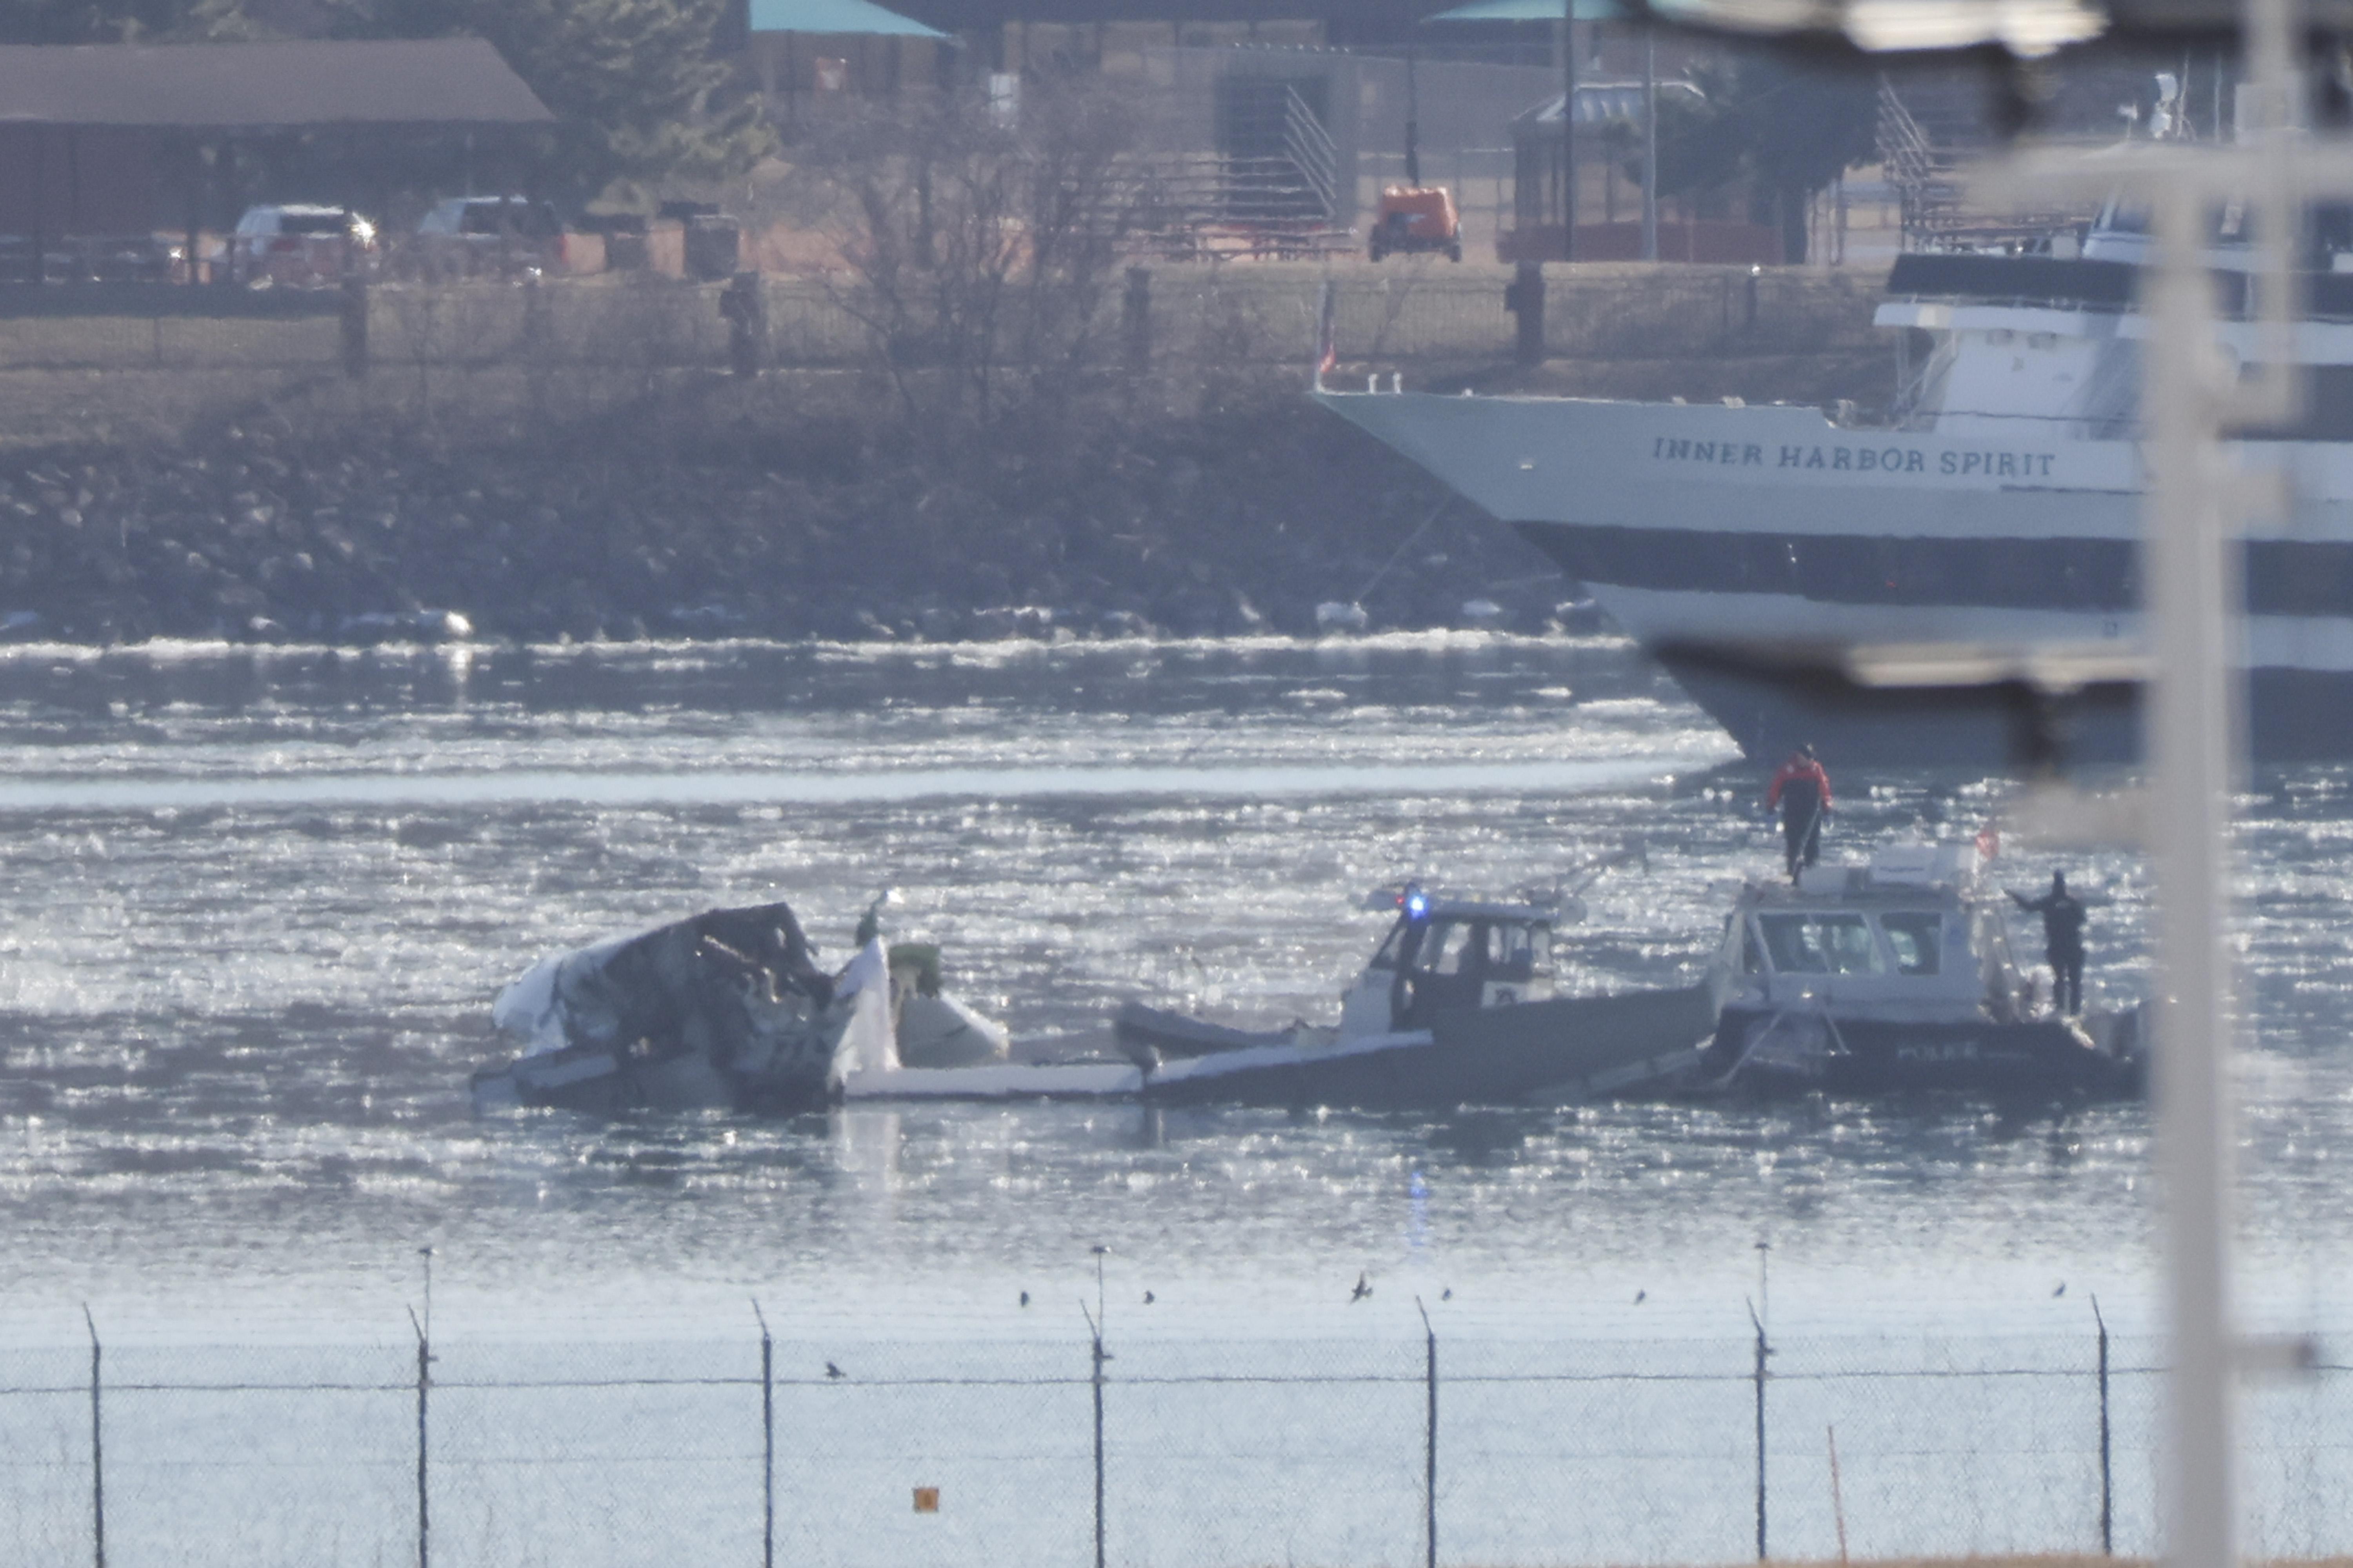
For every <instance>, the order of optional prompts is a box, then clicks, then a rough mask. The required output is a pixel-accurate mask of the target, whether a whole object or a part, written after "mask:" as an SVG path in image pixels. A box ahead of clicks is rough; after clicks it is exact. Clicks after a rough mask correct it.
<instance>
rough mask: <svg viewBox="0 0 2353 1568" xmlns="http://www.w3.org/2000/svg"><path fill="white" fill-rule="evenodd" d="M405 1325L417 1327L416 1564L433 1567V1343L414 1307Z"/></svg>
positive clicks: (418, 1566) (426, 1567)
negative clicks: (429, 1465) (429, 1479)
mask: <svg viewBox="0 0 2353 1568" xmlns="http://www.w3.org/2000/svg"><path fill="white" fill-rule="evenodd" d="M408 1326H409V1327H411V1328H413V1329H415V1330H416V1331H417V1568H433V1516H432V1512H431V1510H430V1508H429V1507H428V1506H427V1499H428V1496H429V1494H428V1492H427V1488H426V1475H427V1470H426V1411H427V1390H429V1389H430V1388H431V1387H432V1386H433V1345H432V1342H431V1341H430V1340H428V1339H427V1338H426V1337H425V1325H424V1324H422V1323H420V1322H418V1321H417V1314H416V1313H415V1312H413V1311H412V1312H410V1313H409V1314H408Z"/></svg>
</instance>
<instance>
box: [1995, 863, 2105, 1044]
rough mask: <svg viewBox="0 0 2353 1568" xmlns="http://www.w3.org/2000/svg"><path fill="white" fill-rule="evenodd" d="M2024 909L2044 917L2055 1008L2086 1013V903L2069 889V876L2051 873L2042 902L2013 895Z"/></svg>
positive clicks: (2044, 952) (2069, 1013)
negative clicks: (2047, 890)
mask: <svg viewBox="0 0 2353 1568" xmlns="http://www.w3.org/2000/svg"><path fill="white" fill-rule="evenodd" d="M2010 897H2011V898H2013V899H2015V900H2018V907H2019V908H2020V909H2021V910H2034V911H2035V912H2036V913H2037V914H2039V915H2041V916H2042V956H2043V957H2045V958H2047V959H2049V960H2050V961H2051V1001H2052V1005H2053V1006H2055V1007H2057V1008H2058V1010H2059V1011H2060V1012H2062V1013H2064V1014H2066V1015H2067V1016H2069V1017H2073V1016H2075V1015H2076V1014H2078V1013H2081V1012H2082V1011H2083V1010H2084V921H2086V920H2088V919H2089V918H2090V917H2089V916H2088V915H2086V914H2085V913H2084V900H2081V899H2079V898H2077V897H2076V896H2075V895H2074V894H2073V893H2071V892H2069V891H2068V890H2067V873H2066V872H2064V871H2053V872H2052V873H2051V890H2050V891H2049V892H2047V893H2045V894H2043V895H2042V897H2041V898H2039V899H2030V898H2028V897H2027V896H2026V895H2025V894H2023V893H2012V894H2010Z"/></svg>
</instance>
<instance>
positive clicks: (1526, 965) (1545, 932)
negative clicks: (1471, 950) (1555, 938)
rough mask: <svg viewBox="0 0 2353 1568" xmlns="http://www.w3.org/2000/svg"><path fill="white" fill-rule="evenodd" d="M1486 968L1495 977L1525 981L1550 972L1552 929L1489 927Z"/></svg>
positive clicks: (1534, 926)
mask: <svg viewBox="0 0 2353 1568" xmlns="http://www.w3.org/2000/svg"><path fill="white" fill-rule="evenodd" d="M1491 931H1492V934H1491V936H1490V937H1489V940H1488V945H1487V969H1488V972H1489V973H1492V974H1493V975H1494V976H1495V977H1496V978H1497V979H1501V980H1528V979H1533V978H1534V977H1535V976H1536V975H1539V974H1549V973H1551V972H1552V928H1551V927H1549V926H1540V925H1498V926H1494V927H1493V928H1491Z"/></svg>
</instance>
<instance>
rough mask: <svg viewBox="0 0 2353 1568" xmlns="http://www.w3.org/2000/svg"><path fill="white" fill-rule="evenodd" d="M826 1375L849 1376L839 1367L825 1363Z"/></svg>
mask: <svg viewBox="0 0 2353 1568" xmlns="http://www.w3.org/2000/svg"><path fill="white" fill-rule="evenodd" d="M825 1375H826V1376H828V1377H847V1376H849V1373H845V1372H843V1371H842V1370H841V1369H840V1368H839V1367H838V1366H836V1365H834V1364H833V1363H831V1362H828V1363H825Z"/></svg>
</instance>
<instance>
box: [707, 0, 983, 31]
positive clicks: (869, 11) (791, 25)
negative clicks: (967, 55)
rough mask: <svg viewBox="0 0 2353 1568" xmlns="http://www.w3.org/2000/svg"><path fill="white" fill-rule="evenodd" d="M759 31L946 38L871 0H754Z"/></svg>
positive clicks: (755, 26) (755, 28)
mask: <svg viewBox="0 0 2353 1568" xmlns="http://www.w3.org/2000/svg"><path fill="white" fill-rule="evenodd" d="M752 31H754V32H755V33H862V34H865V35H868V36H870V37H884V38H944V37H947V36H948V35H947V34H945V33H943V32H941V31H940V30H939V29H938V28H936V27H926V26H923V24H922V23H921V22H918V21H916V20H915V19H914V18H913V17H912V16H901V15H899V13H897V12H896V11H885V10H884V9H883V8H882V7H881V6H880V5H874V4H872V3H871V0H752Z"/></svg>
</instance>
